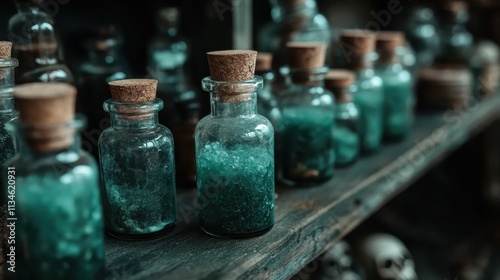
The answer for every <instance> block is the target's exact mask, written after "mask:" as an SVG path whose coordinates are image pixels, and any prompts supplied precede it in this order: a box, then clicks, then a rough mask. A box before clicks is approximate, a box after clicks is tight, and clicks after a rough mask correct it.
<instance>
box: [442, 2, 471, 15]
mask: <svg viewBox="0 0 500 280" xmlns="http://www.w3.org/2000/svg"><path fill="white" fill-rule="evenodd" d="M442 9H443V10H445V11H448V12H451V13H459V12H462V11H467V10H468V9H469V5H468V4H467V2H465V1H459V0H455V1H454V0H450V1H445V2H444V4H443V7H442Z"/></svg>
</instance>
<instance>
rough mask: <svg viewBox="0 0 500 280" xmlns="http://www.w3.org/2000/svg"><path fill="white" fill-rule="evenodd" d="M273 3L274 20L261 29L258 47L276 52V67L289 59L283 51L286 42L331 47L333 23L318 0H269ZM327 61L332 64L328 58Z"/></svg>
mask: <svg viewBox="0 0 500 280" xmlns="http://www.w3.org/2000/svg"><path fill="white" fill-rule="evenodd" d="M270 4H271V16H272V19H273V21H272V22H270V23H268V24H267V25H266V26H264V27H263V28H262V29H261V31H260V32H259V34H258V39H257V40H258V42H257V49H258V51H262V52H270V53H272V54H273V69H275V70H278V69H279V67H280V66H283V64H284V62H285V60H286V58H285V56H284V52H283V51H282V50H284V49H285V44H286V43H287V42H290V41H314V42H322V43H324V44H326V45H327V49H329V47H330V41H331V36H330V25H329V22H328V20H327V19H326V17H325V16H324V15H322V14H320V13H319V12H318V7H317V4H316V1H315V0H270ZM327 53H330V52H329V51H327ZM326 64H327V65H328V64H329V58H328V57H327V58H326Z"/></svg>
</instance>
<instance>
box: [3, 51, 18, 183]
mask: <svg viewBox="0 0 500 280" xmlns="http://www.w3.org/2000/svg"><path fill="white" fill-rule="evenodd" d="M11 46H12V43H11V42H6V41H0V147H1V151H0V166H1V165H3V163H4V162H5V161H6V160H7V159H9V158H11V157H12V156H13V155H14V154H15V152H16V150H15V140H14V138H13V135H12V134H11V133H9V132H8V131H7V127H6V124H7V123H8V122H10V121H11V120H13V119H15V118H17V117H18V115H19V113H18V111H17V110H16V108H15V105H14V97H13V96H12V93H13V91H14V86H15V78H14V69H15V67H17V66H18V65H19V63H18V61H17V59H15V58H11V57H10V50H11ZM2 177H3V174H0V178H2ZM0 184H1V181H0Z"/></svg>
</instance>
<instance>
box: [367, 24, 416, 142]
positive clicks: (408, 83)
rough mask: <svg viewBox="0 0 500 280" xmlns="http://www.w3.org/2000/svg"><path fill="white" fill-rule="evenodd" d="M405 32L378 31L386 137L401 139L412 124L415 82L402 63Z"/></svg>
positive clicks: (378, 68)
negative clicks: (401, 53)
mask: <svg viewBox="0 0 500 280" xmlns="http://www.w3.org/2000/svg"><path fill="white" fill-rule="evenodd" d="M404 42H405V39H404V33H402V32H379V33H378V34H377V51H378V53H379V60H378V63H377V67H376V69H377V74H378V75H379V76H380V77H381V78H382V81H383V88H384V129H383V135H384V139H385V140H388V141H399V140H402V139H403V138H405V137H406V136H407V135H408V133H409V132H410V129H411V127H412V124H413V119H414V116H413V115H414V113H413V107H414V103H415V102H414V98H413V81H412V76H411V74H410V72H409V71H407V70H406V69H405V67H404V66H403V65H402V64H401V59H400V58H401V55H399V53H400V52H401V51H402V47H403V44H404Z"/></svg>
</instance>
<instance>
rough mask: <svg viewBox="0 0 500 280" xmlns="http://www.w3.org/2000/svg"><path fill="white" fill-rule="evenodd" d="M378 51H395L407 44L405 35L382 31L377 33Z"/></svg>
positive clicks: (398, 32) (397, 32)
mask: <svg viewBox="0 0 500 280" xmlns="http://www.w3.org/2000/svg"><path fill="white" fill-rule="evenodd" d="M376 36H377V43H376V46H377V50H394V49H396V48H398V47H401V46H403V45H404V44H405V40H406V39H405V34H404V33H403V32H400V31H380V32H377V33H376Z"/></svg>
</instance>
